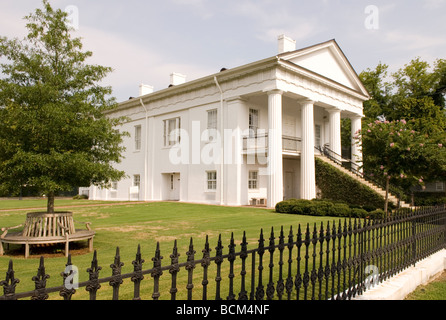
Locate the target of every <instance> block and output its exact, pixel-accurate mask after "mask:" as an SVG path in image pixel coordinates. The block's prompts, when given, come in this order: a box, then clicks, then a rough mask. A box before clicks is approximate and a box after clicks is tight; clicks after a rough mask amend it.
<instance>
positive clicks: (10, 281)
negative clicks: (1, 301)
mask: <svg viewBox="0 0 446 320" xmlns="http://www.w3.org/2000/svg"><path fill="white" fill-rule="evenodd" d="M19 282H20V280H19V279H16V278H15V276H14V268H13V262H12V260H9V265H8V271H6V279H5V280H3V281H1V282H0V286H1V287H3V294H4V296H5V299H6V300H17V298H16V297H15V289H16V286H17V284H18V283H19Z"/></svg>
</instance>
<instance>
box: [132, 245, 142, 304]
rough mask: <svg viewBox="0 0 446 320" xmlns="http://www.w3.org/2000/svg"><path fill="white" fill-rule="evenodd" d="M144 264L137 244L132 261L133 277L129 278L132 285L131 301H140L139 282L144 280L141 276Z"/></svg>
mask: <svg viewBox="0 0 446 320" xmlns="http://www.w3.org/2000/svg"><path fill="white" fill-rule="evenodd" d="M144 262H145V261H144V260H143V259H142V256H141V246H140V245H139V244H138V250H137V252H136V257H135V260H134V261H132V264H133V276H132V278H131V281H132V282H133V283H134V289H133V300H141V297H140V288H141V281H142V280H144V275H143V274H142V264H143V263H144Z"/></svg>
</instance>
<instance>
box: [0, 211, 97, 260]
mask: <svg viewBox="0 0 446 320" xmlns="http://www.w3.org/2000/svg"><path fill="white" fill-rule="evenodd" d="M75 223H83V224H85V226H86V230H78V229H76V228H75ZM21 227H23V231H21V232H15V233H9V231H10V230H14V229H19V228H21ZM1 231H2V232H3V233H2V234H1V235H0V256H2V255H4V253H5V251H4V249H3V243H5V244H22V245H25V258H28V257H29V247H30V245H39V244H41V245H42V244H54V243H65V256H68V252H69V244H70V242H77V241H83V240H88V247H89V250H90V251H92V250H93V238H94V236H95V232H94V231H92V230H91V228H90V223H89V222H76V221H74V219H73V213H71V212H57V213H39V212H32V213H28V214H27V216H26V221H25V223H24V224H21V225H19V226H16V227H11V228H2V229H1Z"/></svg>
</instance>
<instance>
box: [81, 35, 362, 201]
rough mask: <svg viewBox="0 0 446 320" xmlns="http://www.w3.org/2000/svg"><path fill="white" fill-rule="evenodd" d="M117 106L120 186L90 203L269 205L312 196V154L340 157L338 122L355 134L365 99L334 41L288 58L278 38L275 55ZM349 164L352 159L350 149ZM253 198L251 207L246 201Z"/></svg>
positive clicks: (146, 92) (289, 47)
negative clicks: (123, 134) (122, 119)
mask: <svg viewBox="0 0 446 320" xmlns="http://www.w3.org/2000/svg"><path fill="white" fill-rule="evenodd" d="M171 80H172V85H171V86H170V87H169V88H166V89H164V90H160V91H156V92H153V88H151V87H150V86H144V85H142V86H141V87H140V93H141V96H140V97H137V98H132V99H130V100H128V101H124V102H122V103H120V104H119V107H118V108H117V109H116V110H115V111H113V112H112V113H109V114H108V116H110V117H114V116H127V117H129V118H130V121H129V122H127V123H126V124H125V125H123V126H122V127H121V128H119V129H120V130H122V131H127V132H129V133H130V137H128V138H126V139H125V142H124V143H125V146H126V152H125V154H124V160H123V161H122V163H120V164H117V165H116V166H117V168H118V169H120V170H123V171H125V172H126V174H127V175H128V178H127V179H125V180H122V181H118V182H116V183H114V185H113V188H112V189H108V190H105V189H99V188H95V187H91V188H90V190H89V193H90V199H98V200H99V199H101V200H144V201H152V200H153V201H158V200H178V201H184V202H196V203H208V204H220V205H235V206H238V205H250V204H252V203H254V201H257V203H259V202H260V203H263V202H266V203H265V204H267V206H268V207H274V206H275V204H276V203H277V202H279V201H281V200H283V199H287V198H302V199H313V198H315V197H316V183H315V152H317V151H316V150H315V146H316V147H317V146H323V145H326V144H327V145H329V147H330V149H332V150H333V151H335V152H336V153H338V154H341V130H340V127H341V118H350V119H351V120H352V136H354V133H355V132H356V131H357V130H359V129H361V118H362V117H363V102H364V101H366V100H367V99H369V95H368V93H367V91H366V89H365V88H364V86H363V84H362V83H361V81H360V79H359V78H358V75H357V74H356V72H355V71H354V69H353V67H352V66H351V65H350V63H349V61H348V59H347V58H346V57H345V55H344V54H343V52H342V50H341V49H340V48H339V46H338V44H337V43H336V41H335V40H330V41H327V42H324V43H320V44H317V45H314V46H311V47H308V48H304V49H300V50H296V44H295V42H294V41H293V40H291V39H289V38H287V37H285V36H280V37H279V53H278V55H277V56H274V57H270V58H267V59H264V60H260V61H255V62H253V63H250V64H247V65H243V66H241V67H237V68H233V69H228V70H226V69H222V71H220V72H218V73H216V74H213V75H210V76H207V77H204V78H201V79H198V80H194V81H190V82H186V81H185V76H183V75H181V74H177V73H174V74H172V75H171ZM352 159H357V161H360V160H361V152H360V150H358V148H357V147H355V146H353V148H352ZM253 199H254V200H253Z"/></svg>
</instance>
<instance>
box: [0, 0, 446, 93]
mask: <svg viewBox="0 0 446 320" xmlns="http://www.w3.org/2000/svg"><path fill="white" fill-rule="evenodd" d="M50 3H51V5H52V6H53V8H61V9H63V10H68V12H69V14H70V15H69V17H70V19H71V20H70V21H73V23H74V26H75V27H76V31H75V32H74V33H73V35H74V36H75V37H81V38H82V41H83V44H84V49H85V50H90V51H92V52H93V57H92V58H90V60H88V63H93V64H100V65H103V66H107V67H112V68H113V70H114V71H113V72H112V73H111V74H110V75H109V76H108V77H107V78H106V79H105V80H104V83H103V84H104V85H109V86H112V88H113V96H114V97H116V98H117V100H118V101H124V100H127V99H128V98H129V97H131V96H132V97H134V96H138V91H139V85H140V84H141V83H144V84H148V85H152V86H154V89H155V91H158V90H162V89H164V88H167V87H168V85H169V84H170V74H171V73H172V72H178V73H181V74H184V75H186V76H187V81H190V80H194V79H198V78H200V77H204V76H207V75H210V74H214V73H217V72H219V71H220V69H221V68H223V67H224V68H228V69H229V68H233V67H238V66H241V65H244V64H247V63H250V62H254V61H257V60H261V59H264V58H269V57H272V56H274V55H276V54H277V52H278V47H277V38H278V36H279V35H281V34H285V35H286V36H288V37H291V38H292V39H294V40H296V42H297V44H296V46H297V48H298V49H299V48H304V47H307V46H311V45H314V44H317V43H321V42H324V41H327V40H331V39H335V40H336V42H337V43H338V44H339V46H340V47H341V49H342V50H343V52H344V54H345V55H346V56H347V58H348V59H349V61H350V63H351V64H352V66H353V67H354V69H355V70H356V72H357V73H358V74H359V73H360V72H362V71H364V70H366V69H368V68H370V69H374V68H375V67H376V66H377V65H378V64H379V63H380V62H382V63H385V64H387V65H389V69H390V71H397V70H398V69H400V68H402V67H404V65H405V64H407V63H409V62H410V61H411V60H412V59H415V58H417V57H420V58H421V59H422V60H424V61H427V62H429V63H430V64H431V65H432V64H433V62H434V61H435V60H436V59H446V0H388V1H381V0H367V1H363V0H312V1H303V0H162V1H160V0H158V1H153V0H144V1H143V0H126V1H122V0H121V1H117V0H108V1H105V0H94V1H92V0H50ZM38 7H39V8H41V7H42V2H41V1H40V0H19V1H17V0H1V2H0V36H6V37H8V38H10V39H11V38H19V39H22V38H23V37H24V36H25V35H26V34H27V31H26V28H25V20H23V17H24V16H26V15H28V14H30V13H31V12H34V11H35V9H36V8H38Z"/></svg>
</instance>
